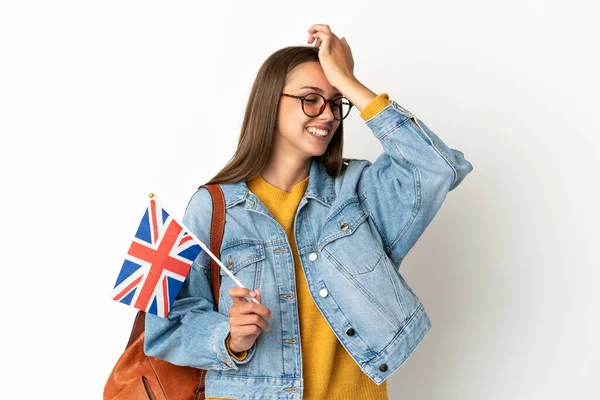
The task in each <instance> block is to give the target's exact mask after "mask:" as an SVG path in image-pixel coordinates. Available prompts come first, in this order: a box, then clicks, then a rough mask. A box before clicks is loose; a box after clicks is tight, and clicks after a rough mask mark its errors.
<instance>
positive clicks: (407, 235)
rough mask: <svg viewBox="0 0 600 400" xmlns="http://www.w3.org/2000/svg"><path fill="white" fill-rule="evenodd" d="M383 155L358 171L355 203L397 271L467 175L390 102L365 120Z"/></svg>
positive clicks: (456, 158) (464, 165) (459, 158)
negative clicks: (367, 217)
mask: <svg viewBox="0 0 600 400" xmlns="http://www.w3.org/2000/svg"><path fill="white" fill-rule="evenodd" d="M366 124H367V126H368V127H369V128H370V129H371V130H372V131H373V133H374V134H375V137H376V138H377V139H378V140H379V141H380V143H381V144H382V146H383V150H384V152H383V153H382V154H381V155H380V156H379V157H378V158H377V159H376V160H375V161H374V162H373V163H372V164H370V165H369V166H368V167H367V168H365V169H364V170H363V172H362V175H361V178H360V181H359V184H358V193H359V199H360V201H361V202H362V204H363V205H364V207H365V208H366V210H367V211H368V212H369V214H370V216H371V218H372V220H373V223H374V224H375V226H376V227H377V229H378V230H379V234H380V235H381V237H382V239H383V242H384V244H385V249H386V253H387V254H388V256H389V257H390V258H391V260H392V261H393V262H394V265H395V266H396V267H397V268H399V267H400V263H401V262H402V260H403V259H404V257H405V256H406V254H407V253H408V252H409V250H410V249H411V248H412V247H413V246H414V244H415V242H416V241H417V239H418V238H419V237H420V236H421V234H422V233H423V232H424V231H425V228H427V226H428V225H429V223H430V222H431V220H432V219H433V217H434V216H435V214H436V213H437V212H438V210H439V209H440V207H441V206H442V203H443V201H444V199H445V198H446V195H447V193H448V192H449V191H451V190H453V189H455V188H456V187H457V186H458V185H459V184H460V183H461V182H462V181H463V179H464V178H465V177H466V176H467V175H468V174H469V173H470V172H471V171H472V170H473V166H472V165H471V163H470V162H469V161H467V160H466V159H465V157H464V154H463V153H462V152H460V151H458V150H454V149H450V148H449V147H448V146H447V145H446V144H445V143H444V142H443V141H442V140H441V139H440V138H439V137H438V136H437V135H436V134H435V133H434V132H433V131H431V129H429V127H427V125H425V123H424V122H423V121H421V120H419V119H418V118H417V117H415V116H414V115H413V114H412V113H411V112H410V111H408V110H407V109H405V108H403V107H402V106H400V105H399V104H398V103H397V102H396V101H393V100H392V102H391V104H390V105H388V106H387V107H385V108H384V109H383V110H381V111H380V112H379V113H378V114H376V115H375V116H373V117H372V118H370V119H369V120H367V121H366Z"/></svg>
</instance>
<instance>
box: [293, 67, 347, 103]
mask: <svg viewBox="0 0 600 400" xmlns="http://www.w3.org/2000/svg"><path fill="white" fill-rule="evenodd" d="M302 88H304V89H303V90H306V91H311V92H318V93H322V94H326V95H327V94H329V95H333V94H339V91H338V90H337V89H336V88H335V87H333V86H331V84H330V83H329V81H328V80H327V77H326V76H325V73H324V72H323V68H321V64H320V63H319V62H316V61H314V62H306V63H302V64H300V65H298V66H297V67H296V68H294V69H293V70H292V71H290V73H289V74H288V77H287V82H286V84H285V89H286V90H301V89H302Z"/></svg>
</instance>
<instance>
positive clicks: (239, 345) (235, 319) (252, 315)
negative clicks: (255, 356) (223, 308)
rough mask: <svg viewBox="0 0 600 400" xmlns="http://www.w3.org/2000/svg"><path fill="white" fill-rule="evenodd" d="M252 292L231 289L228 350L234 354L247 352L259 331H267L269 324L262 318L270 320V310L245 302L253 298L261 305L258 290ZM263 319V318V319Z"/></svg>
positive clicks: (236, 288) (251, 302)
mask: <svg viewBox="0 0 600 400" xmlns="http://www.w3.org/2000/svg"><path fill="white" fill-rule="evenodd" d="M254 292H255V295H254V296H253V295H251V293H252V291H251V290H250V289H247V288H241V287H232V288H231V289H229V296H231V298H232V299H233V306H231V308H230V309H229V335H230V338H229V349H230V350H231V351H233V352H234V353H239V352H241V351H244V350H248V349H249V348H250V347H252V345H253V344H254V342H255V341H256V338H258V335H260V333H261V331H263V330H264V331H269V324H268V323H267V321H266V320H265V319H264V318H269V319H270V318H272V317H273V315H272V314H271V310H269V309H268V308H267V307H265V306H263V305H262V304H257V303H255V302H253V301H248V300H246V298H247V297H254V298H256V300H258V302H259V303H261V298H260V289H256V290H254ZM263 317H264V318H263Z"/></svg>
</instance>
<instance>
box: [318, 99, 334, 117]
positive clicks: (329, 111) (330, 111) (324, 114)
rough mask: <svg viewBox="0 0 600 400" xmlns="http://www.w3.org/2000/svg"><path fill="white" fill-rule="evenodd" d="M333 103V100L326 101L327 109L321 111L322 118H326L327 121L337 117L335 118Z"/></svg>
mask: <svg viewBox="0 0 600 400" xmlns="http://www.w3.org/2000/svg"><path fill="white" fill-rule="evenodd" d="M332 107H333V105H332V104H331V102H329V101H328V102H326V103H325V109H324V110H323V112H322V113H321V115H319V118H320V119H326V120H327V121H332V120H334V119H335V118H333V109H332Z"/></svg>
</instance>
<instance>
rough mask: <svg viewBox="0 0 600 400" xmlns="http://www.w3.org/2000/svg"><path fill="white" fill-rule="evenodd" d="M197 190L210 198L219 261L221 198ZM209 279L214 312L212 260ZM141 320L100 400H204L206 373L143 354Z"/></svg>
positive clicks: (216, 278) (215, 269)
mask: <svg viewBox="0 0 600 400" xmlns="http://www.w3.org/2000/svg"><path fill="white" fill-rule="evenodd" d="M200 187H206V188H207V189H208V190H209V191H210V194H211V197H212V203H213V212H212V221H211V227H210V251H211V252H212V253H213V254H214V255H215V256H216V257H217V258H219V257H220V252H221V241H222V240H223V231H224V229H225V199H224V197H223V192H222V191H221V188H220V187H219V185H217V184H211V185H202V186H200ZM210 276H211V291H212V295H213V300H214V304H215V309H217V310H218V309H219V303H218V302H219V288H220V273H219V265H218V264H217V263H216V262H215V261H214V260H212V259H211V261H210ZM145 320H146V314H145V313H144V312H143V311H139V312H138V313H137V315H136V317H135V321H134V323H133V328H132V330H131V335H130V336H129V341H128V342H127V347H126V348H125V351H124V352H123V354H122V355H121V357H119V360H118V361H117V363H116V364H115V366H114V368H113V370H112V372H111V373H110V376H109V377H108V380H107V381H106V385H105V386H104V400H109V399H110V400H138V399H139V400H148V399H150V400H158V399H161V400H167V399H168V400H180V399H181V400H204V398H205V397H204V377H205V376H206V372H207V371H206V370H203V369H198V368H193V367H181V366H178V365H174V364H171V363H169V362H167V361H164V360H161V359H158V358H155V357H149V356H147V355H146V354H145V353H144V327H145Z"/></svg>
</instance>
